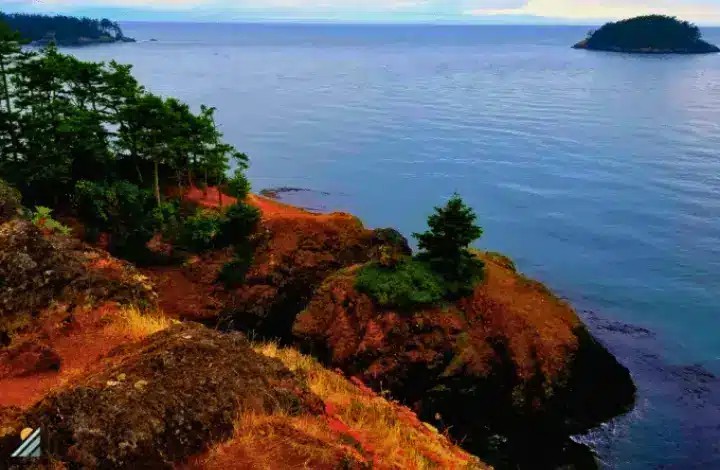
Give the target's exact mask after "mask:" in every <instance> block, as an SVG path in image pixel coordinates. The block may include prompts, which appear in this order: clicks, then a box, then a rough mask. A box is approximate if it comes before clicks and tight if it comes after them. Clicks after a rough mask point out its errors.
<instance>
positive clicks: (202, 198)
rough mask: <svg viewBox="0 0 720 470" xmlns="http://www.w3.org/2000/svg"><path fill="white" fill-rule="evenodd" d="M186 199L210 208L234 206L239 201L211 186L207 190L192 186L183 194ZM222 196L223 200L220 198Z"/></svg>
mask: <svg viewBox="0 0 720 470" xmlns="http://www.w3.org/2000/svg"><path fill="white" fill-rule="evenodd" d="M183 197H184V199H185V200H187V201H190V202H194V203H196V204H198V205H200V206H203V207H207V208H210V209H216V208H220V209H222V208H223V207H229V206H232V205H233V204H235V203H236V202H237V199H235V198H234V197H230V196H228V195H227V194H222V195H221V193H220V191H219V190H218V189H217V188H214V187H210V188H207V189H206V190H204V191H203V190H202V189H199V188H196V187H192V188H190V189H189V190H188V191H187V192H186V193H185V195H184V196H183ZM221 197H222V201H221V200H220V199H221Z"/></svg>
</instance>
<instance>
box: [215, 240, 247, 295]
mask: <svg viewBox="0 0 720 470" xmlns="http://www.w3.org/2000/svg"><path fill="white" fill-rule="evenodd" d="M253 253H254V250H253V247H252V245H251V244H250V243H249V242H248V243H243V244H241V245H236V247H235V258H233V260H232V261H230V262H228V263H225V265H224V266H223V267H222V269H221V270H220V273H219V275H218V281H220V282H222V283H223V284H224V285H225V287H226V288H228V289H233V288H236V287H239V286H241V285H242V284H243V283H245V276H247V273H248V271H250V267H251V266H252V262H253Z"/></svg>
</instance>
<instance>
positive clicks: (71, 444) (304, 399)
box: [0, 323, 324, 469]
mask: <svg viewBox="0 0 720 470" xmlns="http://www.w3.org/2000/svg"><path fill="white" fill-rule="evenodd" d="M105 361H106V364H105V367H104V369H103V370H102V372H99V373H96V374H94V375H89V376H86V377H84V378H82V379H79V380H78V381H77V382H75V383H74V384H73V385H72V386H69V387H67V388H65V389H62V390H59V391H57V392H54V393H52V394H50V395H48V396H46V397H45V398H44V399H43V400H42V401H41V402H39V403H38V404H37V405H35V406H34V407H33V408H31V409H30V410H29V411H27V412H26V413H24V415H23V416H22V417H21V418H20V419H19V420H8V421H10V422H12V423H13V425H14V427H15V428H16V431H18V430H19V429H21V428H25V427H30V428H33V429H35V428H37V427H41V428H42V430H43V434H44V442H45V446H44V452H45V457H46V458H48V459H50V460H54V461H56V462H61V463H63V464H65V465H66V466H67V467H68V468H108V469H109V468H132V469H142V468H148V469H150V468H152V469H157V468H172V467H173V465H174V464H175V463H177V462H182V461H183V460H185V459H187V458H188V457H190V456H192V455H194V454H197V453H199V452H202V451H203V450H205V449H206V448H208V446H210V445H211V444H212V443H214V442H221V441H223V440H226V439H228V438H230V437H232V435H233V432H234V429H235V426H236V424H237V422H236V420H237V419H239V417H240V416H242V415H243V413H249V412H253V411H256V412H258V413H273V412H275V411H280V412H282V413H285V414H287V415H289V416H292V415H294V414H300V413H314V414H323V413H324V404H323V402H322V400H320V399H319V398H317V397H316V396H315V395H313V394H312V393H311V392H309V391H308V389H307V386H306V384H305V383H304V382H302V381H301V380H299V379H297V378H296V376H295V375H294V374H293V373H292V372H290V371H289V370H288V369H287V368H285V366H283V364H282V363H281V362H280V361H279V360H277V359H272V358H268V357H266V356H263V355H261V354H258V353H256V352H255V351H254V350H253V349H252V348H251V346H250V343H249V342H248V341H247V340H246V338H245V337H244V336H243V335H242V334H240V333H231V334H223V333H218V332H217V331H214V330H211V329H207V328H205V327H202V326H200V325H197V324H191V323H188V324H184V325H175V326H173V327H171V328H169V329H167V330H164V331H162V332H160V333H157V334H155V335H153V336H150V337H148V338H146V339H145V340H143V341H141V342H139V343H133V344H129V345H124V346H121V347H119V348H118V349H116V350H115V351H113V352H111V353H110V355H109V357H108V358H106V359H105ZM1 444H2V443H0V445H1ZM0 464H1V463H0Z"/></svg>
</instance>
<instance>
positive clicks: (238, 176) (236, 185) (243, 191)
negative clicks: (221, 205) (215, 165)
mask: <svg viewBox="0 0 720 470" xmlns="http://www.w3.org/2000/svg"><path fill="white" fill-rule="evenodd" d="M225 187H226V190H227V193H228V194H229V195H230V196H232V197H235V198H237V199H238V200H243V199H245V198H246V197H247V195H248V193H249V192H250V181H248V179H247V177H246V176H245V173H243V171H242V170H241V169H237V170H235V174H234V175H233V177H232V178H230V179H229V180H228V182H227V183H226V184H225Z"/></svg>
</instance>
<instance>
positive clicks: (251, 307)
mask: <svg viewBox="0 0 720 470" xmlns="http://www.w3.org/2000/svg"><path fill="white" fill-rule="evenodd" d="M266 204H267V202H266ZM271 204H272V205H273V207H278V208H283V207H288V210H286V211H284V212H277V213H271V214H268V213H267V212H265V213H264V217H263V221H262V224H261V228H260V233H259V236H258V239H259V243H258V246H257V248H256V250H255V255H254V259H253V265H252V267H251V268H250V271H249V273H248V274H247V277H246V280H245V283H244V284H243V285H242V286H240V287H239V288H237V289H234V290H233V291H232V292H231V295H230V299H229V300H228V301H227V306H228V308H227V312H226V314H225V315H224V317H223V321H222V323H223V325H225V326H227V327H232V328H238V329H242V330H253V331H255V332H256V333H259V334H261V335H263V336H268V337H278V338H281V339H284V340H289V339H291V330H292V324H293V322H294V320H295V316H296V315H297V314H298V313H299V312H300V311H302V310H303V309H304V308H305V306H306V305H307V304H308V303H309V301H310V299H311V297H312V295H313V293H314V291H315V289H316V288H317V287H318V286H319V285H320V284H321V283H322V282H323V281H324V280H325V278H327V277H328V276H330V275H331V274H333V273H335V272H336V271H337V270H339V269H342V268H344V267H347V266H352V265H354V264H357V263H364V262H366V261H369V260H370V259H374V258H376V257H379V256H381V251H382V250H381V247H383V246H388V247H393V248H392V250H394V251H402V252H409V248H408V246H407V242H406V241H405V239H404V238H403V237H402V236H401V235H400V234H399V233H397V232H396V231H394V230H390V229H385V230H375V231H373V230H368V229H366V228H364V227H363V225H362V222H360V220H359V219H357V218H356V217H353V216H352V215H349V214H344V213H333V214H327V215H316V214H311V213H309V212H305V211H302V210H299V209H296V208H290V207H289V206H284V205H282V204H280V203H275V202H272V203H271Z"/></svg>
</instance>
